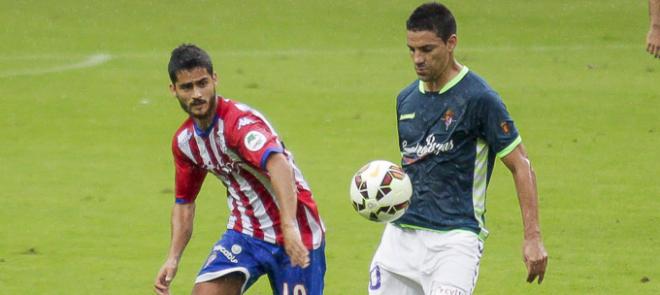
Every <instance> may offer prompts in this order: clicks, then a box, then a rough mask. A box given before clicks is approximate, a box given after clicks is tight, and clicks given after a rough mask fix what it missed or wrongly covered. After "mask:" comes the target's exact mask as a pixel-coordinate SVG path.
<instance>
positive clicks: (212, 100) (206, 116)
mask: <svg viewBox="0 0 660 295" xmlns="http://www.w3.org/2000/svg"><path fill="white" fill-rule="evenodd" d="M177 97H178V95H177ZM216 101H217V98H216V94H215V91H214V92H213V96H212V97H211V98H210V99H209V100H208V104H209V106H208V109H206V112H205V113H203V114H195V113H193V112H192V111H191V109H192V107H193V106H194V105H195V104H197V103H199V102H202V103H207V102H206V101H203V100H201V99H198V100H193V101H191V102H190V104H189V105H187V104H185V103H184V102H183V101H181V99H179V105H181V108H182V109H183V111H184V112H186V113H187V114H188V115H189V116H190V117H192V118H194V119H197V120H204V119H210V118H211V117H213V113H215V108H216V104H217V102H216Z"/></svg>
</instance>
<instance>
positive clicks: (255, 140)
mask: <svg viewBox="0 0 660 295" xmlns="http://www.w3.org/2000/svg"><path fill="white" fill-rule="evenodd" d="M230 145H231V146H233V147H234V148H235V149H236V150H237V151H238V154H239V156H240V157H241V158H242V159H244V160H245V161H246V162H248V163H250V164H251V165H252V166H254V167H258V168H260V169H261V170H264V171H265V170H266V160H267V159H268V156H270V155H271V154H272V153H282V152H283V151H284V148H283V146H282V144H281V143H280V141H279V139H278V137H277V135H276V134H275V131H274V130H272V129H271V127H270V126H269V125H268V123H266V122H265V121H263V120H262V119H261V118H259V117H257V116H255V115H253V114H249V113H246V114H245V115H244V116H241V117H240V118H238V119H237V121H236V122H235V124H233V126H232V129H231V134H230Z"/></svg>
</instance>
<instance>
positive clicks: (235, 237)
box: [195, 230, 325, 295]
mask: <svg viewBox="0 0 660 295" xmlns="http://www.w3.org/2000/svg"><path fill="white" fill-rule="evenodd" d="M309 258H310V264H309V266H308V267H306V268H301V267H292V266H291V261H290V260H289V256H288V255H287V254H286V252H285V251H284V247H282V246H279V245H275V244H271V243H268V242H265V241H262V240H258V239H255V238H252V237H250V236H247V235H244V234H242V233H239V232H237V231H234V230H227V232H225V233H224V234H223V235H222V238H221V239H220V240H219V241H218V242H217V243H216V244H215V245H214V246H213V250H212V251H211V254H210V255H209V257H208V259H207V260H206V263H204V266H202V269H201V270H200V271H199V274H198V275H197V280H196V281H195V282H196V283H200V282H207V281H211V280H214V279H217V278H219V277H222V276H224V275H226V274H229V273H233V272H240V273H243V274H244V275H245V278H246V281H245V284H244V285H243V290H242V291H243V292H245V291H246V290H247V289H248V288H250V286H252V284H254V283H255V282H256V281H257V279H259V277H261V276H262V275H264V274H267V275H268V278H269V280H270V285H271V288H272V289H273V294H278V295H321V294H323V276H324V275H325V241H324V242H323V243H322V244H321V246H320V247H319V248H317V249H315V250H312V251H310V252H309Z"/></svg>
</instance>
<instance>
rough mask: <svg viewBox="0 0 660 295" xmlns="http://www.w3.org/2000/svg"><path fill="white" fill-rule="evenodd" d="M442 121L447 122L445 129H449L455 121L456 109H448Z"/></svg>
mask: <svg viewBox="0 0 660 295" xmlns="http://www.w3.org/2000/svg"><path fill="white" fill-rule="evenodd" d="M442 121H444V122H445V130H449V126H451V123H453V122H454V111H452V110H451V109H448V110H447V111H446V112H445V114H444V116H442Z"/></svg>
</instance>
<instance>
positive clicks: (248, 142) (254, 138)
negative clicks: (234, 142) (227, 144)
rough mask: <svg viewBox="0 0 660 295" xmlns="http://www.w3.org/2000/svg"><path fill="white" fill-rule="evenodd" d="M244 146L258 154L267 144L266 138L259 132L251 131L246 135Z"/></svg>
mask: <svg viewBox="0 0 660 295" xmlns="http://www.w3.org/2000/svg"><path fill="white" fill-rule="evenodd" d="M243 144H244V145H245V147H246V148H247V149H248V150H250V151H253V152H256V151H258V150H260V149H261V148H262V147H264V145H265V144H266V136H265V135H263V134H262V133H261V132H259V131H250V132H248V134H247V135H245V139H244V140H243Z"/></svg>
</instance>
